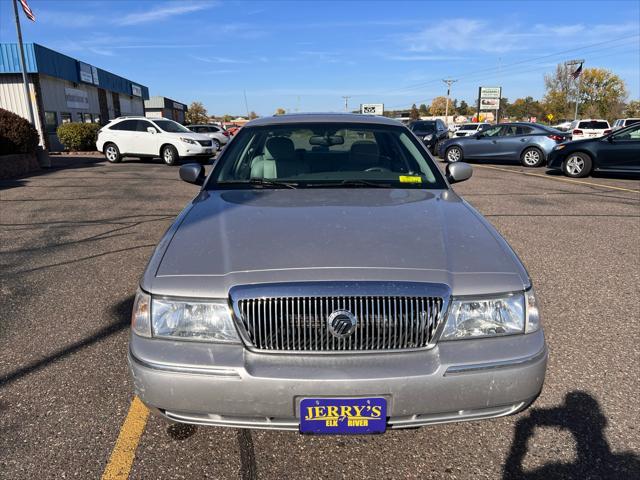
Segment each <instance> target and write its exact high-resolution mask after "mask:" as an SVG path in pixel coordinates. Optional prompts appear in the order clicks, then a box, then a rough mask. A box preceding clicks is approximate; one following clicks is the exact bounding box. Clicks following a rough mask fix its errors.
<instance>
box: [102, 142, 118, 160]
mask: <svg viewBox="0 0 640 480" xmlns="http://www.w3.org/2000/svg"><path fill="white" fill-rule="evenodd" d="M104 158H106V159H107V162H109V163H118V162H119V161H120V160H122V155H120V149H119V148H118V146H117V145H116V144H115V143H107V144H106V145H105V146H104Z"/></svg>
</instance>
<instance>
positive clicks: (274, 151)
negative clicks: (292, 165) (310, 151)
mask: <svg viewBox="0 0 640 480" xmlns="http://www.w3.org/2000/svg"><path fill="white" fill-rule="evenodd" d="M266 149H267V150H268V151H269V153H270V154H271V156H272V157H273V158H274V159H275V160H287V159H291V158H293V157H294V151H295V149H294V146H293V142H292V141H291V140H290V139H288V138H287V137H271V138H270V139H269V140H267V144H266Z"/></svg>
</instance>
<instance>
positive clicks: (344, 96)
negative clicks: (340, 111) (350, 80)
mask: <svg viewBox="0 0 640 480" xmlns="http://www.w3.org/2000/svg"><path fill="white" fill-rule="evenodd" d="M342 98H344V111H345V112H349V99H350V98H351V97H350V96H348V95H343V96H342Z"/></svg>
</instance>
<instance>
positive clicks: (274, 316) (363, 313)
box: [234, 295, 444, 352]
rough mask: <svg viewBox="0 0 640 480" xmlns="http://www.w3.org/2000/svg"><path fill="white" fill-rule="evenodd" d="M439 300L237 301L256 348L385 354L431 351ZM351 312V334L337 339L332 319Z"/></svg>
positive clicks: (359, 297) (313, 298)
mask: <svg viewBox="0 0 640 480" xmlns="http://www.w3.org/2000/svg"><path fill="white" fill-rule="evenodd" d="M443 302H444V300H443V298H442V297H434V296H387V295H375V296H374V295H353V296H352V295H350V296H334V295H332V296H287V297H254V298H242V299H238V300H237V301H236V302H235V303H234V306H235V311H236V316H237V317H239V318H238V319H239V321H240V322H239V323H240V325H241V327H242V329H243V330H244V332H243V333H244V336H245V338H246V339H247V340H248V342H249V343H250V345H252V346H253V347H254V348H255V349H258V350H266V351H298V352H322V351H380V350H406V349H414V348H423V347H427V346H428V345H429V344H431V343H432V342H433V340H434V335H435V332H436V329H437V327H438V325H439V322H440V319H441V312H442V311H443ZM337 310H346V311H348V312H351V313H352V314H353V316H355V319H356V323H355V327H354V328H353V330H352V332H351V333H350V334H349V335H348V336H346V337H344V338H338V337H337V336H336V335H334V334H333V333H331V331H330V329H329V325H328V318H329V315H331V313H332V312H336V311H337Z"/></svg>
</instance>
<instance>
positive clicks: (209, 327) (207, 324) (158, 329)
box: [151, 298, 239, 342]
mask: <svg viewBox="0 0 640 480" xmlns="http://www.w3.org/2000/svg"><path fill="white" fill-rule="evenodd" d="M151 327H152V333H153V336H154V337H159V338H172V339H182V340H204V341H216V342H237V341H239V338H238V332H237V331H236V327H235V325H234V324H233V320H232V319H231V313H230V311H229V306H228V305H227V302H226V301H225V300H214V301H191V300H170V299H165V298H152V301H151Z"/></svg>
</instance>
